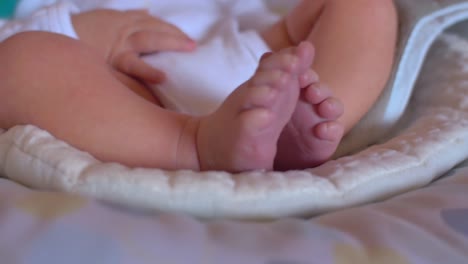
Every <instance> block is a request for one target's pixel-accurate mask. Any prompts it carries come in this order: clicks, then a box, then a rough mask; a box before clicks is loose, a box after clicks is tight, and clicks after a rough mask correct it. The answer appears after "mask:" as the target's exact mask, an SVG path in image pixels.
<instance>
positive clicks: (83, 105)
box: [0, 32, 198, 169]
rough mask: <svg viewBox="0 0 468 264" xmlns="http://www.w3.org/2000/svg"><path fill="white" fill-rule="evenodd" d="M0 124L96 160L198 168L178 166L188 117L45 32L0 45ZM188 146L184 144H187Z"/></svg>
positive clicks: (83, 49)
mask: <svg viewBox="0 0 468 264" xmlns="http://www.w3.org/2000/svg"><path fill="white" fill-rule="evenodd" d="M0 61H2V64H3V65H7V66H5V67H2V71H0V126H1V127H3V128H10V127H12V126H15V125H22V124H33V125H36V126H38V127H41V128H43V129H45V130H47V131H49V132H51V133H52V134H53V135H54V136H56V137H57V138H60V139H62V140H64V141H66V142H67V143H70V144H71V145H73V146H75V147H77V148H79V149H82V150H85V151H87V152H89V153H91V154H92V155H94V156H95V157H97V158H98V159H100V160H103V161H111V162H120V163H123V164H126V165H128V166H139V167H158V168H164V169H178V168H188V169H197V168H198V160H197V157H196V150H195V145H193V146H192V148H193V151H192V153H193V154H192V155H184V160H183V161H178V156H179V155H180V151H179V149H178V146H179V141H180V140H181V139H186V138H190V137H192V138H193V139H192V142H194V136H191V135H190V133H183V131H184V127H185V124H186V123H187V121H188V120H189V119H190V118H189V117H187V116H183V115H179V114H176V113H173V112H169V111H166V110H164V109H162V108H160V107H158V106H157V105H155V104H153V103H150V102H149V101H147V100H145V99H143V97H141V96H138V95H137V94H136V93H134V92H133V91H132V90H131V89H129V88H128V87H127V86H126V85H123V84H122V82H120V81H119V80H118V79H117V78H116V75H115V72H114V71H113V70H112V69H111V68H110V67H109V66H108V65H107V64H106V63H105V60H104V58H101V56H100V55H99V54H97V53H95V52H94V50H91V49H89V48H88V47H87V46H84V45H82V44H81V43H80V42H79V41H76V40H73V39H70V38H67V37H64V36H60V35H56V34H51V33H45V32H30V33H22V34H18V35H15V36H13V37H11V38H10V39H7V40H5V41H4V42H2V43H0ZM186 140H188V139H186Z"/></svg>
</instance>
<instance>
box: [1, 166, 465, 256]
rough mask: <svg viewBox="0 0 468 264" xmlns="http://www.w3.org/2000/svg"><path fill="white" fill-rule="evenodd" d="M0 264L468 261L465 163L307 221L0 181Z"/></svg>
mask: <svg viewBox="0 0 468 264" xmlns="http://www.w3.org/2000/svg"><path fill="white" fill-rule="evenodd" d="M0 234H1V236H0V263H2V264H13V263H37V264H46V263H47V264H49V263H68V264H72V263H100V264H107V263H109V264H116V263H132V264H139V263H142V264H143V263H161V264H163V263H171V264H176V263H180V264H182V263H184V264H186V263H190V264H195V263H200V264H201V263H210V264H211V263H223V264H229V263H233V264H234V263H236V264H237V263H244V264H254V263H255V264H312V263H323V264H326V263H334V264H342V263H360V264H367V263H369V264H370V263H392V264H406V263H420V264H430V263H451V264H452V263H460V264H462V263H468V161H466V162H465V163H464V164H461V165H460V166H459V167H457V168H455V169H454V170H452V171H451V172H450V173H449V174H448V175H447V176H446V177H445V178H443V179H441V180H439V181H437V182H435V183H433V184H431V185H430V186H428V187H426V188H422V189H419V190H415V191H412V192H409V193H406V194H403V195H400V196H398V197H395V198H393V199H389V200H387V201H382V202H378V203H374V204H370V205H367V206H362V207H357V208H351V209H347V210H342V211H338V212H335V213H331V214H326V215H322V216H318V217H315V218H312V219H283V220H279V221H271V222H239V221H227V220H215V221H202V220H197V219H194V218H191V217H188V216H185V215H176V214H165V213H160V214H155V213H146V212H143V211H136V210H132V209H128V208H123V207H119V206H116V205H112V204H109V203H105V202H100V201H97V200H91V199H85V198H82V197H76V196H69V195H65V194H58V193H50V192H38V191H33V190H30V189H28V188H25V187H23V186H20V185H18V184H16V183H13V182H11V181H9V180H6V179H0Z"/></svg>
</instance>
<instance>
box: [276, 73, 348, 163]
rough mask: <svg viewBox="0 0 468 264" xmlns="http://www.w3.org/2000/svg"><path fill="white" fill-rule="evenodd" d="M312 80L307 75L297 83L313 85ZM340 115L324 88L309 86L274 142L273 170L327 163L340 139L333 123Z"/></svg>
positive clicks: (340, 133)
mask: <svg viewBox="0 0 468 264" xmlns="http://www.w3.org/2000/svg"><path fill="white" fill-rule="evenodd" d="M313 76H314V73H313V72H312V71H310V72H308V73H306V74H305V75H303V76H301V80H300V82H301V83H302V85H306V83H307V82H309V83H310V82H313V80H314V77H313ZM315 79H317V78H315ZM342 114H343V105H342V104H341V102H340V101H338V100H337V99H336V98H334V97H333V96H332V92H331V91H330V90H329V89H328V88H327V87H325V86H324V85H322V84H320V83H318V82H316V83H312V84H309V85H308V86H307V88H305V89H303V91H302V94H301V96H300V99H299V102H298V104H297V106H296V109H295V111H294V114H293V116H292V118H291V120H290V122H289V123H288V125H287V126H286V127H285V129H284V131H283V133H282V134H281V137H280V139H279V141H278V152H277V153H278V154H277V156H276V159H275V169H278V170H288V169H305V168H312V167H315V166H318V165H320V164H322V163H324V162H326V161H327V160H329V159H330V157H331V156H332V155H333V154H334V153H335V151H336V148H337V147H338V144H339V143H340V141H341V138H342V137H343V130H344V129H343V126H342V125H341V124H340V123H339V122H338V121H337V119H338V118H339V117H340V116H341V115H342Z"/></svg>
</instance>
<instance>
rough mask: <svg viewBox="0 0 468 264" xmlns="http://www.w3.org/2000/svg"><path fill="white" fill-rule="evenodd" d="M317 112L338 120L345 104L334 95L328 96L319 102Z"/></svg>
mask: <svg viewBox="0 0 468 264" xmlns="http://www.w3.org/2000/svg"><path fill="white" fill-rule="evenodd" d="M316 109H317V114H318V115H319V116H320V117H322V118H325V119H328V120H336V119H338V118H339V117H340V116H342V115H343V111H344V108H343V104H342V103H341V101H339V100H338V99H336V98H334V97H328V98H327V99H325V100H324V101H322V102H321V103H319V104H317V107H316Z"/></svg>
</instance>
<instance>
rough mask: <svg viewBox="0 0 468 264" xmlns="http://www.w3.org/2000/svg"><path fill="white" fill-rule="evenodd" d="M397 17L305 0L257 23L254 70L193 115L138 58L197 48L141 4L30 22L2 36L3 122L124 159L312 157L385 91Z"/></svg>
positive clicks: (259, 165)
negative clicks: (44, 26)
mask: <svg viewBox="0 0 468 264" xmlns="http://www.w3.org/2000/svg"><path fill="white" fill-rule="evenodd" d="M396 21H397V18H396V14H395V10H394V6H393V3H392V1H390V0H381V1H375V0H359V1H357V0H356V1H352V3H351V1H341V0H316V1H306V0H305V1H302V2H300V3H299V4H298V6H297V7H296V8H295V9H293V10H292V11H291V12H290V13H289V14H288V15H286V16H285V17H284V18H283V19H281V20H280V21H279V22H277V23H275V24H273V25H271V26H269V27H267V28H265V29H264V30H262V31H261V32H258V34H259V36H261V38H262V39H263V40H264V41H265V43H266V44H267V45H268V47H270V48H271V50H272V53H267V54H265V55H264V56H263V57H262V58H261V59H260V61H259V63H258V67H257V70H256V72H255V73H254V74H253V76H252V77H251V78H250V79H249V80H247V81H246V82H245V83H243V84H241V85H240V86H239V87H238V88H236V89H235V90H234V92H232V93H231V94H230V95H229V96H228V97H227V98H226V99H225V100H224V101H223V103H222V104H221V105H220V107H219V108H218V109H217V110H216V111H214V112H213V113H210V114H208V115H204V116H200V117H199V116H191V115H187V114H183V113H177V112H174V111H170V110H168V109H164V108H163V107H162V105H161V104H160V103H159V100H158V98H155V97H154V95H153V94H152V93H151V92H150V91H149V90H148V85H147V84H158V83H162V82H164V79H165V77H164V73H163V72H161V71H158V70H157V69H155V68H153V67H151V66H149V65H147V64H146V63H145V62H144V61H143V60H142V59H141V56H140V55H143V54H148V53H156V52H158V53H163V52H166V51H178V52H192V51H194V50H195V49H196V48H197V47H196V44H195V43H194V41H192V40H191V39H190V38H189V37H188V36H186V35H185V34H184V33H183V32H182V31H181V30H179V29H178V28H177V27H175V26H173V25H171V24H168V23H166V22H164V21H163V20H161V19H158V18H155V17H152V16H150V15H149V14H148V13H147V12H143V11H127V12H121V11H111V10H94V11H89V12H84V13H80V14H76V15H74V17H73V25H74V27H75V30H76V32H77V34H78V36H79V38H80V40H79V41H77V40H74V39H71V38H68V37H65V36H61V35H57V34H52V33H46V32H26V33H21V34H17V35H14V36H13V37H11V38H9V39H7V40H5V41H4V42H2V43H1V44H0V60H1V61H2V63H3V65H8V67H6V68H4V69H3V70H2V71H0V127H2V128H10V127H12V126H15V125H20V124H34V125H37V126H39V127H41V128H43V129H46V130H47V131H49V132H51V133H52V134H54V135H55V136H56V137H58V138H60V139H63V140H65V141H66V142H69V143H70V144H72V145H74V146H75V147H77V148H80V149H83V150H85V151H87V152H90V153H91V154H93V155H94V156H95V157H97V158H99V159H101V160H104V161H115V162H120V163H123V164H126V165H128V166H140V167H153V168H162V169H168V170H175V169H191V170H226V171H231V172H240V171H246V170H256V169H266V170H272V169H279V170H286V169H303V168H308V167H314V166H317V165H319V164H321V163H323V162H325V161H327V160H328V159H329V158H330V157H331V156H332V155H333V153H334V152H335V150H336V147H337V145H338V144H339V142H340V140H341V138H342V136H343V134H344V133H346V132H347V131H349V129H350V128H351V127H352V126H353V125H354V124H355V123H356V122H358V121H359V119H360V118H361V117H362V116H363V115H364V114H365V113H366V111H368V109H369V108H370V107H371V105H372V103H373V102H374V101H375V100H376V98H377V97H378V95H379V94H380V92H381V91H382V89H383V87H384V85H385V82H386V80H387V78H388V75H389V72H390V69H391V65H392V59H393V52H394V48H395V42H396V40H395V38H396V27H397V26H396V24H397V23H396ZM312 44H313V45H314V47H312ZM312 68H313V69H314V70H315V71H313V70H312ZM318 76H320V82H319V78H318ZM322 82H323V83H327V85H328V86H329V87H330V89H329V88H327V87H325V86H324V85H322V84H321V83H322ZM219 86H220V87H221V86H223V83H219ZM332 94H334V96H332ZM343 107H344V109H346V111H345V112H344V111H343Z"/></svg>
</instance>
